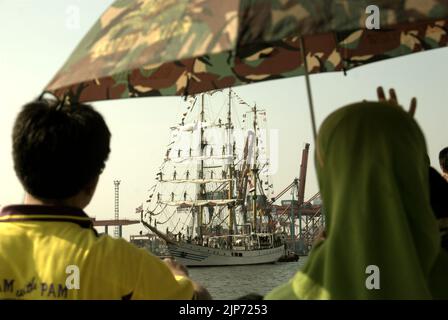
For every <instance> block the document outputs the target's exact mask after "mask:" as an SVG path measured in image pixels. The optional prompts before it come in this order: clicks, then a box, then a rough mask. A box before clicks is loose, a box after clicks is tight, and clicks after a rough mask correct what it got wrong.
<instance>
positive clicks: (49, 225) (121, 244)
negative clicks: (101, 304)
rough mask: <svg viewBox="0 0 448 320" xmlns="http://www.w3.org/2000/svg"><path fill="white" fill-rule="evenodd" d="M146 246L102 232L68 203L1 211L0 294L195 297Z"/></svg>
mask: <svg viewBox="0 0 448 320" xmlns="http://www.w3.org/2000/svg"><path fill="white" fill-rule="evenodd" d="M193 294H194V293H193V284H192V283H191V281H190V280H189V279H188V278H184V277H177V276H176V277H174V276H173V275H172V273H171V271H170V270H169V269H168V267H167V266H166V265H165V264H164V263H163V262H162V261H161V260H160V259H159V258H157V257H155V256H153V255H151V254H150V253H148V252H147V251H145V250H144V249H138V248H137V247H135V246H134V245H132V244H130V243H128V242H126V241H125V240H123V239H113V238H111V237H109V236H106V235H102V236H98V235H97V233H96V232H95V230H94V229H93V227H92V221H91V219H90V218H89V217H88V216H87V215H86V214H85V213H84V212H83V211H82V210H79V209H75V208H68V207H51V206H28V205H20V206H9V207H5V208H3V210H2V211H1V213H0V299H164V300H165V299H191V298H192V297H193Z"/></svg>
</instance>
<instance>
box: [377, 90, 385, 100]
mask: <svg viewBox="0 0 448 320" xmlns="http://www.w3.org/2000/svg"><path fill="white" fill-rule="evenodd" d="M376 94H377V96H378V100H379V101H381V102H384V101H386V95H385V94H384V89H383V87H378V88H377V89H376Z"/></svg>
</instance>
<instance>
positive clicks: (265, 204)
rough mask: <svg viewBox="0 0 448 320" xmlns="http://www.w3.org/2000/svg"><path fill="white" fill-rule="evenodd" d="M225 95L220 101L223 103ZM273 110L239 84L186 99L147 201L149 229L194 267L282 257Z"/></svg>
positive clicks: (145, 222)
mask: <svg viewBox="0 0 448 320" xmlns="http://www.w3.org/2000/svg"><path fill="white" fill-rule="evenodd" d="M220 98H221V100H220ZM266 121H267V118H266V111H265V110H261V109H260V108H258V107H257V106H256V104H254V105H250V104H249V103H247V102H245V101H244V100H243V99H242V98H241V97H239V96H238V94H237V93H236V92H234V91H233V90H232V89H229V90H228V91H225V92H224V91H222V90H216V91H212V92H209V93H204V94H201V95H199V96H194V97H188V98H187V99H186V111H185V112H184V113H183V114H182V118H181V121H180V122H179V123H178V124H177V125H176V126H173V127H171V128H170V129H171V134H170V140H169V142H168V145H167V150H166V153H165V159H164V161H163V163H162V165H161V166H160V170H159V172H157V174H156V182H155V184H154V185H153V186H152V187H151V189H150V191H149V198H148V199H147V200H146V203H145V204H144V205H142V206H140V207H139V208H138V209H137V211H138V212H140V213H141V221H142V223H143V225H144V226H145V227H147V228H148V229H149V230H151V231H152V232H153V233H154V234H156V235H157V236H159V237H160V238H162V239H163V240H165V242H166V244H167V249H168V251H169V253H170V255H172V256H174V257H175V258H176V260H178V261H179V262H181V263H182V264H184V265H187V266H228V265H253V264H265V263H273V262H276V261H277V260H278V259H279V258H280V257H281V256H282V255H283V254H284V252H285V249H284V243H283V238H282V237H283V235H281V234H277V233H275V230H274V229H275V224H276V223H275V221H273V219H272V215H271V212H270V207H269V195H270V194H273V185H272V183H271V181H270V172H269V168H270V166H269V157H268V155H269V153H268V149H269V139H268V130H267V128H266Z"/></svg>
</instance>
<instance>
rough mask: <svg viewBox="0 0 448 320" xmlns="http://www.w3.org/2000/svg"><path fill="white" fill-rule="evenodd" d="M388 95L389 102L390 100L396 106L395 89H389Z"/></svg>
mask: <svg viewBox="0 0 448 320" xmlns="http://www.w3.org/2000/svg"><path fill="white" fill-rule="evenodd" d="M389 95H390V100H389V101H390V102H392V103H393V104H396V105H397V106H398V98H397V94H396V92H395V89H390V90H389Z"/></svg>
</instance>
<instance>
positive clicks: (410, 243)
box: [265, 102, 448, 299]
mask: <svg viewBox="0 0 448 320" xmlns="http://www.w3.org/2000/svg"><path fill="white" fill-rule="evenodd" d="M426 154H427V151H426V143H425V139H424V136H423V134H422V132H421V130H420V128H419V126H418V125H417V123H416V122H415V121H414V120H413V119H412V116H411V115H410V114H408V113H406V112H405V111H404V110H402V109H401V108H400V107H397V106H395V105H393V104H390V103H388V102H379V103H378V102H363V103H357V104H353V105H349V106H347V107H344V108H341V109H339V110H337V111H336V112H334V113H332V114H331V115H330V116H329V117H328V118H327V119H326V120H325V121H324V123H323V124H322V127H321V128H320V131H319V134H318V137H317V146H316V157H315V158H316V170H317V175H318V181H319V186H320V191H321V195H322V200H323V204H324V208H325V210H324V211H325V218H326V224H327V225H326V236H325V240H323V241H320V242H319V243H318V244H317V245H316V246H315V247H314V248H313V250H312V251H311V253H310V255H309V257H308V260H307V262H306V264H305V266H304V268H303V269H302V270H301V271H299V272H298V273H297V274H296V275H295V276H294V277H293V278H292V279H291V280H290V281H289V282H288V283H286V284H284V285H282V286H280V287H278V288H276V289H274V290H273V291H272V292H270V293H269V294H268V295H267V296H266V297H265V299H448V255H447V253H446V252H444V251H443V250H442V248H441V246H440V234H439V232H438V226H437V222H436V220H435V218H434V215H433V213H432V211H431V205H430V197H429V185H428V166H429V163H428V160H427V156H426Z"/></svg>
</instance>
